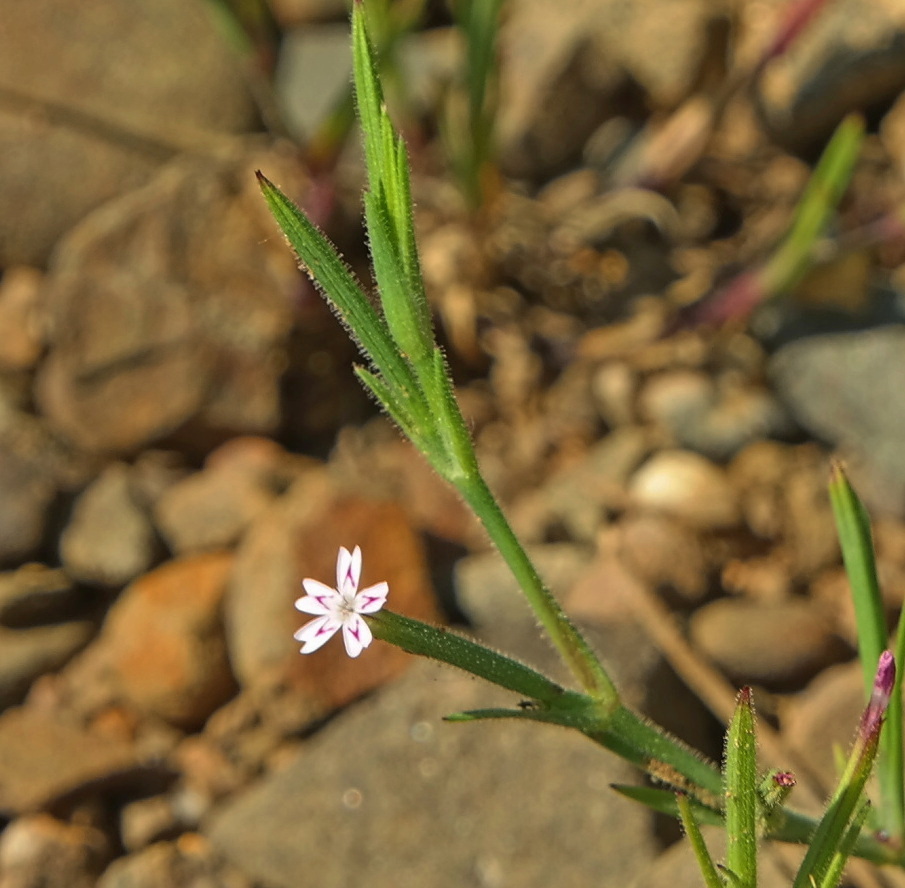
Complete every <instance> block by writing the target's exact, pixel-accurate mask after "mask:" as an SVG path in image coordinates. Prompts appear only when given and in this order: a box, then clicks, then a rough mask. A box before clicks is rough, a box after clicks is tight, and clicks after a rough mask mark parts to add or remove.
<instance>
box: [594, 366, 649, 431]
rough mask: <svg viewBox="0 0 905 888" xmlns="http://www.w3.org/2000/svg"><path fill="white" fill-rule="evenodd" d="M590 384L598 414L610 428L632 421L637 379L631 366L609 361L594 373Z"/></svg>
mask: <svg viewBox="0 0 905 888" xmlns="http://www.w3.org/2000/svg"><path fill="white" fill-rule="evenodd" d="M591 385H592V388H593V394H594V400H595V402H596V404H597V409H598V410H599V411H600V416H601V417H602V419H603V421H604V422H605V423H606V424H607V425H608V426H610V428H619V427H620V426H626V425H631V424H632V423H633V422H634V420H635V406H636V405H635V401H636V398H637V394H638V393H637V389H638V379H637V374H635V373H634V372H633V371H632V369H631V367H629V366H628V365H627V364H623V363H622V362H621V361H609V362H607V363H605V364H603V365H602V366H601V367H600V368H599V369H598V370H597V371H596V372H595V373H594V378H593V381H592V383H591Z"/></svg>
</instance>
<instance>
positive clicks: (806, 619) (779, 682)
mask: <svg viewBox="0 0 905 888" xmlns="http://www.w3.org/2000/svg"><path fill="white" fill-rule="evenodd" d="M689 634H690V635H691V639H692V641H693V642H694V644H695V645H697V647H698V648H699V649H700V651H701V653H703V654H704V655H705V656H707V657H710V659H711V660H713V661H714V662H715V663H716V664H717V665H718V666H719V667H720V668H721V669H722V670H723V671H724V672H725V673H726V674H727V675H729V676H730V678H731V679H732V681H734V682H736V683H737V684H745V683H753V684H763V685H767V686H768V687H771V688H787V687H793V686H796V685H801V684H802V683H803V682H805V681H807V680H808V679H809V678H811V677H812V676H813V675H815V674H816V673H817V672H819V671H820V670H821V669H823V668H825V667H826V666H828V665H830V664H831V663H833V662H835V661H837V660H838V659H840V657H842V656H843V655H844V654H845V653H846V648H845V645H844V644H843V643H842V641H841V640H840V639H839V638H838V636H837V635H835V633H834V632H833V629H832V627H831V626H830V624H829V623H828V622H827V620H826V619H825V618H824V616H823V612H822V609H821V608H819V607H817V606H815V605H814V604H813V603H812V602H809V601H806V600H803V599H792V600H789V601H783V602H777V603H766V602H756V601H749V600H747V599H742V598H724V599H721V600H719V601H714V602H712V603H711V604H708V605H706V606H705V607H703V608H701V609H700V610H698V611H696V612H695V613H694V615H693V616H692V618H691V622H690V624H689Z"/></svg>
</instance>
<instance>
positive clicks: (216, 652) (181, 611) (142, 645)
mask: <svg viewBox="0 0 905 888" xmlns="http://www.w3.org/2000/svg"><path fill="white" fill-rule="evenodd" d="M232 566H233V556H232V555H231V554H229V553H226V552H211V553H206V554H203V555H193V556H186V557H184V558H180V559H176V560H174V561H170V562H167V563H166V564H163V565H162V566H160V567H158V568H157V569H156V570H154V571H152V572H151V573H149V574H145V575H144V576H142V577H140V578H139V579H138V580H136V581H135V582H133V583H132V584H131V585H130V586H128V587H127V588H126V589H125V590H124V591H123V592H122V594H121V595H120V597H119V598H118V599H117V601H116V603H115V604H114V605H113V607H112V608H111V609H110V612H109V614H108V615H107V619H106V622H105V623H104V627H103V631H102V633H101V635H100V637H99V638H98V640H97V642H96V643H95V644H94V645H92V646H91V648H90V649H89V650H87V651H86V652H85V654H84V655H83V656H82V657H80V658H79V660H78V661H76V662H74V663H73V664H71V666H70V667H69V669H67V671H66V674H65V676H64V678H65V680H66V682H67V686H68V687H69V689H70V694H72V696H73V697H76V698H77V697H78V696H80V695H84V694H85V693H86V692H87V693H88V694H89V695H90V694H95V693H98V689H99V688H106V689H107V690H106V696H107V697H108V698H109V701H111V702H112V701H113V700H117V699H119V700H124V701H126V702H127V703H129V704H130V705H132V706H134V707H135V708H137V709H138V710H139V711H141V712H144V713H146V714H150V715H153V716H157V717H159V718H162V719H164V720H165V721H167V722H169V723H170V724H173V725H176V726H178V727H184V728H197V727H198V726H200V725H201V724H203V722H204V720H205V719H206V718H207V717H208V716H209V715H210V714H211V713H212V712H213V711H214V710H215V709H216V708H217V707H218V706H220V705H221V704H222V703H224V702H225V701H226V700H228V699H229V698H230V696H232V694H233V693H234V692H235V681H234V679H233V675H232V671H231V669H230V665H229V659H228V657H227V651H226V643H225V639H224V637H223V626H222V600H223V595H224V593H225V591H226V585H227V582H228V580H229V576H230V571H231V570H232ZM100 696H101V699H102V698H103V695H100Z"/></svg>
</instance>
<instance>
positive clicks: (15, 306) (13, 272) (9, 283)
mask: <svg viewBox="0 0 905 888" xmlns="http://www.w3.org/2000/svg"><path fill="white" fill-rule="evenodd" d="M0 225H2V223H0ZM43 280H44V276H43V275H42V274H41V272H40V271H38V270H37V269H36V268H29V267H27V266H24V265H19V266H15V267H13V268H7V269H5V270H4V272H3V279H2V281H0V368H2V369H4V370H31V369H32V368H33V367H34V366H35V364H37V363H38V359H39V358H40V357H41V352H42V350H43V347H44V330H43V323H42V321H43V318H42V312H41V285H42V283H43Z"/></svg>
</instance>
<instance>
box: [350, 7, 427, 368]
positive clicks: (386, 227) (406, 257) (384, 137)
mask: <svg viewBox="0 0 905 888" xmlns="http://www.w3.org/2000/svg"><path fill="white" fill-rule="evenodd" d="M352 38H353V40H352V49H353V55H354V60H353V69H354V74H355V94H356V96H357V100H358V108H359V118H360V120H361V126H362V131H363V135H364V142H365V162H366V166H367V172H368V189H369V191H368V193H367V194H366V195H365V207H366V220H367V227H368V235H369V239H370V242H371V249H372V256H373V260H374V274H375V277H376V279H377V289H378V292H379V293H380V299H381V303H382V305H383V311H384V315H385V317H386V322H387V325H388V326H389V328H390V331H391V333H392V335H393V339H394V340H395V341H396V344H397V345H398V346H399V350H400V351H401V352H402V354H403V355H405V357H406V359H407V360H408V362H409V363H410V364H412V365H413V366H414V368H415V370H416V371H417V372H418V374H419V375H421V376H423V375H425V373H426V372H428V368H427V367H426V366H425V365H426V364H427V363H428V362H429V361H430V355H431V351H432V349H433V344H434V331H433V327H432V325H431V319H430V309H429V307H428V305H427V299H426V298H425V294H424V286H423V283H422V281H421V272H420V268H419V267H418V263H417V252H415V250H414V240H415V236H414V223H413V218H412V206H411V193H410V183H409V179H408V169H407V164H408V162H407V158H406V154H405V148H404V145H403V144H402V140H401V139H400V138H399V137H398V136H397V135H396V133H395V132H394V130H393V126H392V123H391V122H390V119H389V117H388V116H387V112H386V108H385V107H384V104H383V95H382V92H381V88H380V81H379V79H378V75H377V68H376V65H375V61H374V54H373V50H372V48H371V44H370V41H369V40H368V37H367V33H366V31H365V26H364V13H363V12H362V10H361V9H360V8H359V6H358V4H356V5H355V6H354V7H353V12H352ZM400 161H401V163H400Z"/></svg>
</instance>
